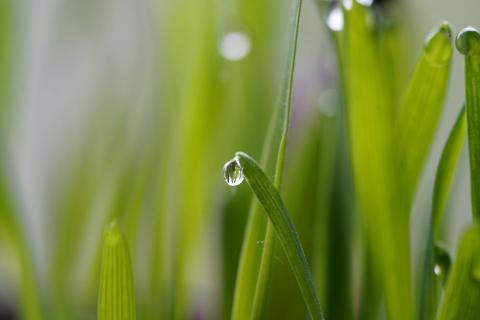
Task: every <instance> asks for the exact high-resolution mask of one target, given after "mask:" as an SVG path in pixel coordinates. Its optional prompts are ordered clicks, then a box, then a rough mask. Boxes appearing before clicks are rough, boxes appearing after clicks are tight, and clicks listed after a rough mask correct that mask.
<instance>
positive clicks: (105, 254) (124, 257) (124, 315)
mask: <svg viewBox="0 0 480 320" xmlns="http://www.w3.org/2000/svg"><path fill="white" fill-rule="evenodd" d="M97 316H98V319H99V320H108V319H112V320H113V319H125V320H132V319H135V318H136V316H135V291H134V287H133V274H132V266H131V261H130V254H129V251H128V247H127V242H126V240H125V237H124V236H123V234H122V233H121V231H120V229H119V227H118V225H117V223H116V222H112V223H110V224H109V225H108V226H107V227H106V228H105V231H104V234H103V248H102V262H101V269H100V285H99V289H98V309H97Z"/></svg>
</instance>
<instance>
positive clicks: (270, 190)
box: [233, 152, 323, 319]
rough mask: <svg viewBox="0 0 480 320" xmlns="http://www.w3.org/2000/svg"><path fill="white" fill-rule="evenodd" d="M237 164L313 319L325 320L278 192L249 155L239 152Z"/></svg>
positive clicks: (235, 161) (235, 162) (297, 238)
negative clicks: (272, 231) (260, 207)
mask: <svg viewBox="0 0 480 320" xmlns="http://www.w3.org/2000/svg"><path fill="white" fill-rule="evenodd" d="M233 161H234V165H236V166H238V167H239V168H240V170H241V174H243V175H244V176H245V179H246V180H247V182H248V184H249V185H250V188H251V189H252V191H253V192H254V193H255V195H256V197H257V199H258V200H259V201H260V203H261V204H262V206H263V208H264V209H265V211H266V213H267V215H268V218H269V220H270V222H271V223H272V226H273V228H274V229H275V234H276V235H277V237H278V239H279V240H280V243H281V244H282V246H283V248H284V250H285V254H286V256H287V259H288V261H289V263H290V266H291V268H292V271H293V273H294V275H295V277H296V279H297V282H298V285H299V287H300V290H301V292H302V295H303V298H304V300H305V303H306V305H307V308H308V311H309V313H310V316H311V318H312V319H323V316H322V313H321V309H320V303H319V302H318V298H317V294H316V292H315V286H314V283H313V277H312V274H311V271H310V268H309V266H308V262H307V258H306V257H305V253H304V251H303V248H302V245H301V243H300V238H299V237H298V234H297V232H296V230H295V227H294V225H293V223H292V221H291V220H290V217H289V214H288V211H287V208H286V207H285V204H284V202H283V200H282V198H281V197H280V194H279V193H278V190H277V189H276V187H275V186H274V185H273V184H272V183H271V181H270V180H269V179H268V177H267V175H266V174H265V173H264V172H263V170H262V169H261V168H260V166H259V165H258V164H257V163H256V162H255V160H253V159H252V158H251V157H250V156H249V155H247V154H245V153H243V152H237V153H236V156H235V159H234V160H233Z"/></svg>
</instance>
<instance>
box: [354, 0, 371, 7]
mask: <svg viewBox="0 0 480 320" xmlns="http://www.w3.org/2000/svg"><path fill="white" fill-rule="evenodd" d="M357 2H358V3H360V4H361V5H364V6H367V7H370V6H371V5H372V4H373V0H357Z"/></svg>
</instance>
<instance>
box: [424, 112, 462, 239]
mask: <svg viewBox="0 0 480 320" xmlns="http://www.w3.org/2000/svg"><path fill="white" fill-rule="evenodd" d="M466 131H467V123H466V120H465V108H462V110H461V111H460V114H459V115H458V118H457V120H456V122H455V125H454V127H453V128H452V131H451V132H450V135H449V136H448V140H447V143H446V144H445V147H444V148H443V151H442V155H441V158H440V162H439V163H438V168H437V173H436V175H435V185H434V188H433V199H432V226H433V234H434V240H437V239H438V232H439V229H440V223H441V221H442V218H443V215H444V214H445V209H446V207H447V203H448V195H449V194H450V190H451V188H452V183H453V178H454V175H455V168H456V166H457V163H458V160H459V158H460V154H461V151H462V146H463V142H464V141H465V133H466Z"/></svg>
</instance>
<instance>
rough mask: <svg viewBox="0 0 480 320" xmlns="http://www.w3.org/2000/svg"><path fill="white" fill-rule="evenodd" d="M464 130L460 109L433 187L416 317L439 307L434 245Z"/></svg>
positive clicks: (425, 316)
mask: <svg viewBox="0 0 480 320" xmlns="http://www.w3.org/2000/svg"><path fill="white" fill-rule="evenodd" d="M466 131H467V125H466V119H465V108H462V110H461V111H460V114H459V115H458V118H457V121H456V122H455V125H454V127H453V128H452V131H451V132H450V135H449V136H448V140H447V142H446V144H445V147H444V148H443V152H442V155H441V157H440V162H439V164H438V167H437V173H436V176H435V185H434V188H433V199H432V215H431V222H430V226H429V231H428V232H429V234H428V239H427V243H426V249H425V254H424V256H423V259H424V260H423V261H424V262H423V266H422V267H423V269H422V271H421V278H420V283H419V289H420V301H419V318H420V319H425V320H428V319H433V318H434V317H435V314H436V311H437V304H438V297H439V293H438V290H437V288H438V281H437V280H436V275H435V273H434V268H435V248H434V247H435V243H436V241H437V239H438V232H439V228H440V223H441V221H442V218H443V216H444V214H445V210H446V206H447V203H448V196H449V194H450V190H451V188H452V183H453V178H454V175H455V168H456V166H457V163H458V160H459V158H460V154H461V151H462V146H463V142H464V140H465V133H466Z"/></svg>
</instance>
